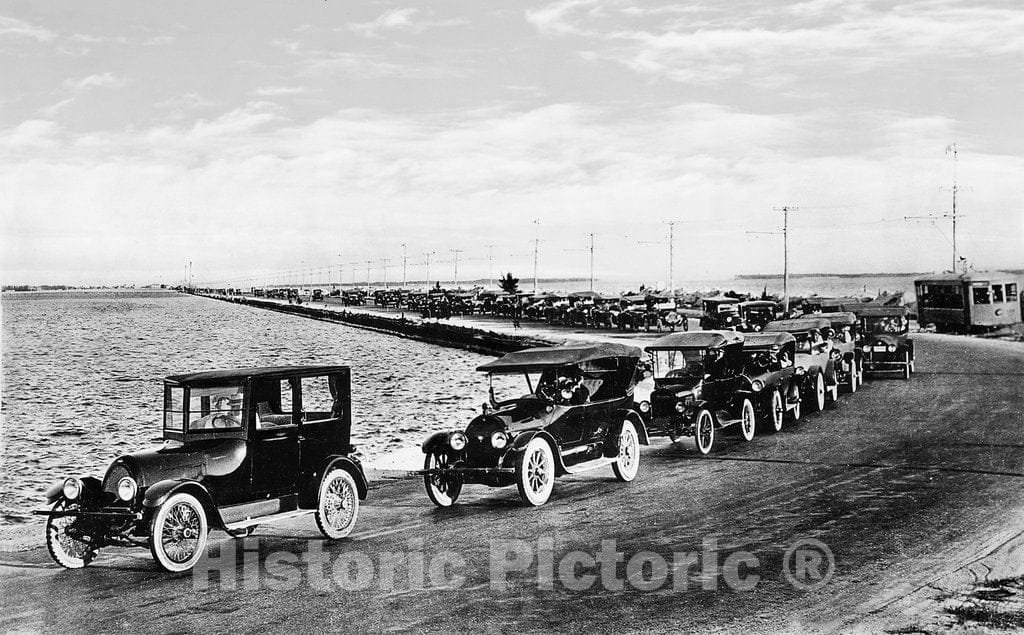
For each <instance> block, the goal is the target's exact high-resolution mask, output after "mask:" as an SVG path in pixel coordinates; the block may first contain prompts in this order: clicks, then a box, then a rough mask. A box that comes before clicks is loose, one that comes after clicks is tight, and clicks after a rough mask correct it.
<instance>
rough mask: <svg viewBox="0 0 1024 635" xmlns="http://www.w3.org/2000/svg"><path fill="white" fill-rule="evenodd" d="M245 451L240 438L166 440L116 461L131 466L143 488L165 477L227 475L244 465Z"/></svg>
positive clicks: (181, 477)
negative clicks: (190, 440)
mask: <svg viewBox="0 0 1024 635" xmlns="http://www.w3.org/2000/svg"><path fill="white" fill-rule="evenodd" d="M245 452H246V448H245V441H242V440H241V439H216V440H209V441H194V442H191V443H187V444H180V443H175V442H173V441H167V442H165V443H164V445H162V446H160V447H159V448H153V449H149V450H141V451H139V452H132V453H131V454H125V455H123V456H121V457H119V458H118V459H117V460H116V461H114V463H115V464H117V463H120V464H122V465H124V466H125V467H126V468H128V471H129V473H130V474H131V475H132V476H133V477H134V478H135V480H136V481H137V482H138V484H139V487H140V488H144V487H149V486H150V485H152V484H154V483H157V482H159V481H163V480H166V479H192V480H202V478H203V476H205V475H210V476H225V475H227V474H230V473H232V472H234V471H235V470H236V469H238V468H239V467H240V466H241V464H242V461H244V460H245ZM111 469H113V466H111ZM108 473H109V471H108Z"/></svg>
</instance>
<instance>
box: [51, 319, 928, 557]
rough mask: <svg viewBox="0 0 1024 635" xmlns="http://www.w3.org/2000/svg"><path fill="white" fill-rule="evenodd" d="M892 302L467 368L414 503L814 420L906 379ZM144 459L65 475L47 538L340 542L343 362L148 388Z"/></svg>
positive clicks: (543, 497)
mask: <svg viewBox="0 0 1024 635" xmlns="http://www.w3.org/2000/svg"><path fill="white" fill-rule="evenodd" d="M907 317H908V316H907V310H906V308H904V307H877V306H872V307H859V308H858V309H857V311H856V312H850V311H843V312H837V313H829V314H824V313H823V314H817V315H810V316H804V317H801V318H796V319H787V320H775V321H770V322H767V323H766V324H764V325H763V326H762V328H761V329H760V331H759V332H754V333H746V334H744V333H742V332H740V331H737V330H710V331H692V332H676V333H670V334H666V335H664V336H662V337H660V338H658V339H657V340H654V341H653V342H651V343H650V344H648V345H647V346H646V350H641V349H640V348H637V347H635V346H630V345H626V344H617V343H604V344H577V345H569V346H558V347H547V348H533V349H526V350H522V351H518V352H514V353H509V354H507V355H505V356H503V357H501V358H500V359H497V360H495V361H492V362H488V363H486V364H483V365H482V366H480V367H479V368H478V370H479V371H480V372H483V373H486V375H487V378H488V384H489V390H488V400H487V402H486V403H485V404H484V405H483V408H482V412H481V413H480V414H479V415H477V416H476V417H474V418H473V419H472V420H471V421H470V422H469V424H468V425H467V426H466V427H464V428H459V429H455V430H451V431H446V432H440V433H437V434H433V435H431V436H430V437H428V438H427V439H426V440H425V441H424V442H423V444H422V451H423V454H424V466H423V469H422V470H418V471H416V472H415V474H416V475H418V476H420V477H422V479H423V483H424V487H425V490H426V494H427V497H428V498H429V499H430V500H431V501H432V502H433V503H434V504H435V505H438V506H442V507H446V506H450V505H453V504H455V502H456V501H457V500H458V498H459V495H460V493H461V491H462V489H463V487H464V486H465V485H485V486H490V487H505V486H513V485H514V486H516V488H517V489H518V492H519V495H520V497H521V499H522V500H523V501H524V503H526V504H528V505H535V506H536V505H543V504H544V503H545V502H547V500H548V498H549V497H550V495H551V493H552V489H553V487H554V482H555V480H556V479H557V478H558V477H559V476H562V475H566V474H575V473H579V472H583V471H587V470H594V469H599V468H610V470H611V472H612V475H613V476H614V478H615V479H616V480H618V481H622V482H628V481H632V480H633V479H634V478H635V477H636V475H637V473H638V471H639V468H640V458H641V453H640V446H641V445H647V444H649V443H650V439H651V437H654V436H667V437H669V438H670V439H671V440H673V441H675V440H677V439H680V438H692V439H693V440H694V443H695V446H696V448H697V450H698V452H699V453H701V454H708V453H710V452H711V451H712V450H713V448H714V446H715V444H716V439H717V438H718V436H719V435H720V434H722V433H724V432H735V433H736V434H737V436H739V438H740V439H742V440H743V441H751V440H753V439H754V437H755V435H756V433H757V431H758V430H762V431H766V432H778V431H780V430H782V429H783V427H784V425H785V422H786V421H787V419H788V420H797V419H799V418H800V417H801V416H802V413H803V412H804V411H805V410H811V411H821V410H823V409H825V408H826V405H827V404H828V403H829V402H834V401H836V400H837V399H838V396H839V390H840V387H845V389H846V390H847V391H848V392H855V391H856V390H857V388H858V387H859V386H860V384H861V383H862V381H863V378H864V376H865V375H866V374H872V373H882V372H896V373H899V374H900V375H902V376H903V377H904V378H909V377H910V376H911V374H912V373H913V372H914V346H913V341H912V340H911V339H910V338H909V332H908V320H907ZM162 421H163V423H162V431H163V440H164V443H163V445H162V446H160V447H158V448H156V449H150V450H143V451H139V452H133V453H129V454H126V455H123V456H121V457H118V458H117V459H116V460H114V461H113V462H112V463H111V464H110V466H109V467H108V469H107V471H106V473H105V474H104V475H103V477H102V478H97V477H93V476H71V477H68V478H65V479H63V480H61V481H59V482H58V483H56V484H55V485H54V486H53V487H52V488H51V489H50V490H48V491H47V493H46V500H47V503H48V504H49V508H48V509H46V510H40V511H38V512H36V513H38V514H42V515H45V516H46V517H47V521H46V545H47V548H48V550H49V552H50V554H51V556H52V558H53V559H54V561H56V562H57V563H58V564H60V565H62V566H64V567H67V568H80V567H84V566H86V565H88V564H89V563H90V562H92V561H93V560H94V559H95V558H96V556H97V554H98V552H99V551H100V549H102V548H104V547H108V546H138V547H144V548H148V549H149V550H150V552H151V553H152V556H153V558H154V560H155V561H156V562H157V563H158V564H159V565H160V566H161V567H162V568H164V569H166V570H168V571H185V570H188V569H190V568H191V567H192V566H194V565H195V564H196V563H197V562H198V560H199V559H200V558H201V557H202V556H203V554H204V553H205V547H206V543H207V540H208V536H209V533H210V531H211V530H214V529H218V530H223V531H225V532H226V533H227V534H228V535H230V536H234V537H244V536H247V535H249V534H250V533H251V532H252V531H253V530H255V528H256V527H257V526H258V525H261V524H265V523H271V522H276V521H280V520H283V519H288V518H294V517H296V516H304V515H312V516H313V517H314V520H315V522H316V525H317V527H318V528H319V529H320V531H321V532H322V533H323V534H324V536H326V537H327V538H330V539H340V538H344V537H346V536H348V535H349V534H350V533H351V532H352V531H353V529H354V527H355V524H356V520H357V518H358V515H359V504H360V501H361V500H364V499H365V498H366V496H367V492H368V485H367V479H366V476H365V473H364V471H363V468H362V465H361V463H360V462H359V460H358V458H357V456H356V453H355V447H354V446H353V445H352V443H351V438H350V436H351V426H352V415H351V372H350V370H349V368H348V367H346V366H315V367H301V366H287V367H273V368H244V369H237V370H223V371H207V372H198V373H190V374H185V375H174V376H171V377H168V378H166V379H165V381H164V389H163V419H162Z"/></svg>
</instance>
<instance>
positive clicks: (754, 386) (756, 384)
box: [750, 379, 764, 392]
mask: <svg viewBox="0 0 1024 635" xmlns="http://www.w3.org/2000/svg"><path fill="white" fill-rule="evenodd" d="M750 389H751V390H753V391H754V392H761V391H762V390H763V389H764V382H763V381H761V380H760V379H755V380H754V381H752V382H750Z"/></svg>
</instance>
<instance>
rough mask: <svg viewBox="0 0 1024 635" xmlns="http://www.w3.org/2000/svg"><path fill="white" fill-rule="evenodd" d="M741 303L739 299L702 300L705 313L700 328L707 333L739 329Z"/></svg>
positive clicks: (720, 297)
mask: <svg viewBox="0 0 1024 635" xmlns="http://www.w3.org/2000/svg"><path fill="white" fill-rule="evenodd" d="M739 305H740V301H739V300H738V299H737V298H730V297H722V296H718V297H714V298H704V299H703V300H701V309H702V310H703V313H702V314H701V317H700V328H701V329H702V330H705V331H713V330H716V329H722V330H724V329H738V328H739V326H740V308H739Z"/></svg>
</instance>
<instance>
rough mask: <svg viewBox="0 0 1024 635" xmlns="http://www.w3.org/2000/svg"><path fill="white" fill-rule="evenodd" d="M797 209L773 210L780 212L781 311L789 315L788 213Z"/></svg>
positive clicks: (786, 207)
mask: <svg viewBox="0 0 1024 635" xmlns="http://www.w3.org/2000/svg"><path fill="white" fill-rule="evenodd" d="M799 209H800V208H799V207H791V206H789V205H783V206H782V207H776V208H775V211H781V212H782V310H783V312H784V313H786V314H788V313H789V213H790V212H795V211H797V210H799Z"/></svg>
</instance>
